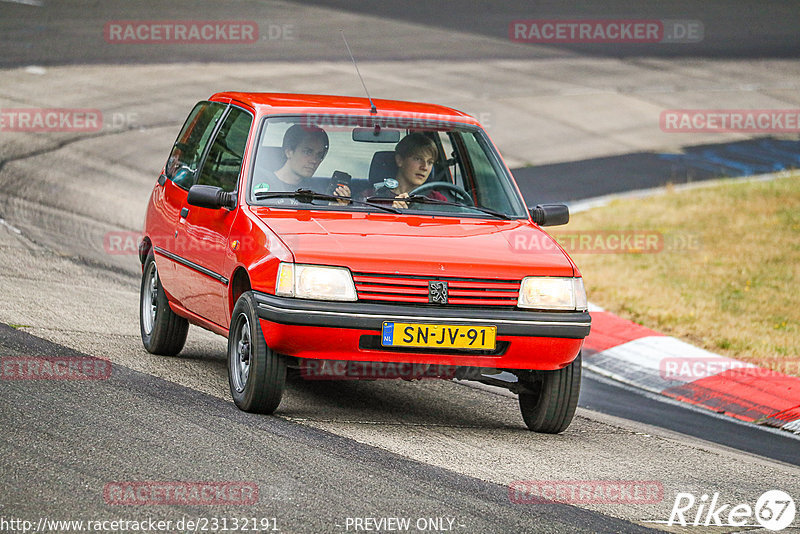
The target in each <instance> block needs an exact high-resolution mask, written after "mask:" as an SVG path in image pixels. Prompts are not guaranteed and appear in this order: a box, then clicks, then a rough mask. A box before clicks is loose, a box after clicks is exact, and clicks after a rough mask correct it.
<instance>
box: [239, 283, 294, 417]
mask: <svg viewBox="0 0 800 534" xmlns="http://www.w3.org/2000/svg"><path fill="white" fill-rule="evenodd" d="M228 382H229V383H230V387H231V396H232V397H233V402H234V403H235V404H236V406H237V407H238V408H239V409H240V410H243V411H245V412H252V413H266V414H270V413H272V412H274V411H275V409H276V408H277V407H278V404H280V402H281V397H282V396H283V390H284V389H285V388H286V360H285V358H284V357H283V356H281V355H280V354H277V353H276V352H275V351H273V350H272V349H270V348H269V347H267V344H266V342H265V341H264V334H263V333H262V332H261V324H260V323H259V320H258V314H257V313H256V302H255V299H254V298H253V294H252V293H251V292H250V291H246V292H244V293H242V296H241V297H239V300H237V301H236V306H234V308H233V313H232V314H231V328H230V331H229V332H228Z"/></svg>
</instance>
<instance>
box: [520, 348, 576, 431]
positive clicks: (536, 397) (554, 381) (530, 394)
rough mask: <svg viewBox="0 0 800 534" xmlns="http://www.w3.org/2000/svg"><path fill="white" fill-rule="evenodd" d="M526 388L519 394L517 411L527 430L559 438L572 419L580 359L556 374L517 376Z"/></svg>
mask: <svg viewBox="0 0 800 534" xmlns="http://www.w3.org/2000/svg"><path fill="white" fill-rule="evenodd" d="M520 382H522V384H523V385H524V386H525V389H524V390H523V391H520V393H519V408H520V411H521V412H522V418H523V419H524V420H525V424H526V425H527V426H528V428H529V429H530V430H533V431H534V432H545V433H548V434H558V433H559V432H563V431H564V430H566V428H567V427H568V426H569V424H570V423H571V422H572V418H573V417H574V416H575V408H577V406H578V395H579V394H580V391H581V355H580V353H578V356H577V358H575V361H573V362H572V363H571V364H569V365H568V366H566V367H564V368H563V369H558V370H556V371H534V372H532V373H531V375H530V376H525V377H524V378H523V377H522V376H520Z"/></svg>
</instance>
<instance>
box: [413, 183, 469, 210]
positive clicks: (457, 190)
mask: <svg viewBox="0 0 800 534" xmlns="http://www.w3.org/2000/svg"><path fill="white" fill-rule="evenodd" d="M433 189H447V190H448V191H451V192H453V193H454V194H455V195H456V196H458V197H461V198H462V199H463V200H465V201H466V203H467V204H468V205H471V204H472V197H471V196H470V194H469V193H467V192H466V191H465V190H464V189H463V188H462V187H459V186H457V185H455V184H451V183H449V182H429V183H427V184H422V185H421V186H419V187H417V188H415V189H412V190H411V191H409V192H408V196H414V195H424V194H425V193H427V192H428V191H432V190H433Z"/></svg>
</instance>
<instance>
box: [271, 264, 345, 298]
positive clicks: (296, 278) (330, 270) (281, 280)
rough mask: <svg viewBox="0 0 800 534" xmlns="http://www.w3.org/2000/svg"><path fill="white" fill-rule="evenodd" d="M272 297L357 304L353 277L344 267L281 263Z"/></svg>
mask: <svg viewBox="0 0 800 534" xmlns="http://www.w3.org/2000/svg"><path fill="white" fill-rule="evenodd" d="M275 294H276V295H278V296H281V297H297V298H300V299H315V300H346V301H355V300H358V297H357V296H356V287H355V285H354V284H353V276H352V275H351V274H350V271H349V270H348V269H346V268H344V267H322V266H319V265H302V264H295V263H281V265H280V267H278V277H277V280H276V281H275Z"/></svg>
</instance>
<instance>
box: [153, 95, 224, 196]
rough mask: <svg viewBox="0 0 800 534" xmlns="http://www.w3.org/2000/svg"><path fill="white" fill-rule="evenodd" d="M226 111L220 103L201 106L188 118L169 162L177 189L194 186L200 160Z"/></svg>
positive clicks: (170, 171) (201, 104)
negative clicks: (178, 187)
mask: <svg viewBox="0 0 800 534" xmlns="http://www.w3.org/2000/svg"><path fill="white" fill-rule="evenodd" d="M225 107H226V106H225V105H224V104H219V103H217V102H200V103H199V104H197V105H196V106H195V107H194V109H193V110H192V112H191V113H190V114H189V118H188V119H186V123H185V124H184V125H183V129H182V130H181V133H180V135H178V140H177V141H175V145H174V146H173V147H172V152H171V153H170V155H169V159H168V160H167V167H166V175H167V178H169V179H170V180H172V181H173V182H174V183H175V184H176V185H179V186H180V187H183V188H184V189H189V187H191V186H192V184H194V182H195V179H196V176H195V175H196V173H197V166H198V165H199V164H200V158H202V156H203V152H204V151H205V148H206V144H207V143H208V139H209V137H211V133H212V132H213V131H214V127H215V126H216V125H217V121H218V120H219V118H220V117H221V116H222V112H223V111H225Z"/></svg>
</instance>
